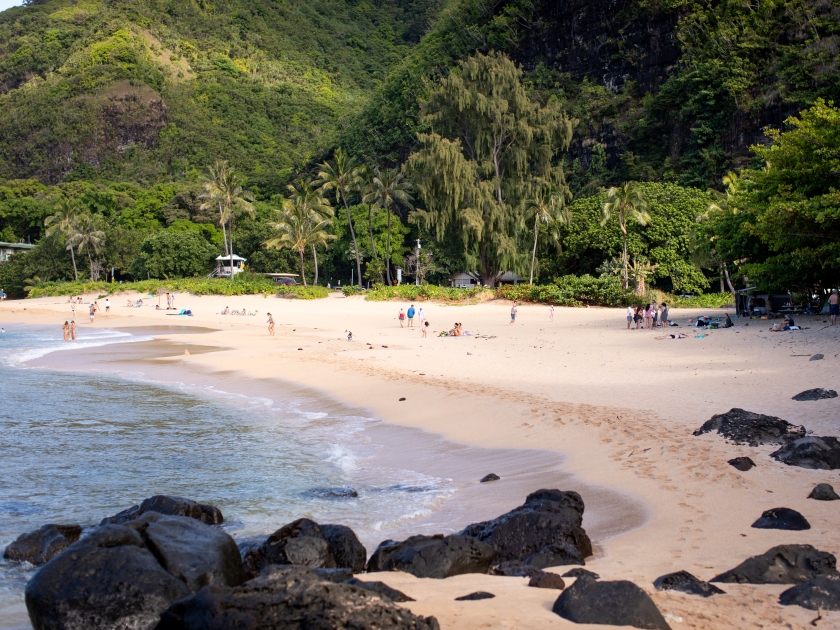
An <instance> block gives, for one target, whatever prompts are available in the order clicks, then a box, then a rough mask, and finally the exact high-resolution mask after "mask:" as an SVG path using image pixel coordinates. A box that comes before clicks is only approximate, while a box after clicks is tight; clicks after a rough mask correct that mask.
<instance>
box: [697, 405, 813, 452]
mask: <svg viewBox="0 0 840 630" xmlns="http://www.w3.org/2000/svg"><path fill="white" fill-rule="evenodd" d="M713 431H717V432H718V433H719V434H720V435H722V436H723V437H724V438H726V439H727V440H729V441H731V442H734V443H735V444H749V445H750V446H758V445H759V444H787V443H788V442H791V441H793V440H796V439H799V438H802V437H805V427H801V426H797V425H793V424H791V423H790V422H787V421H786V420H782V419H781V418H776V417H775V416H765V415H762V414H760V413H752V412H751V411H744V410H743V409H731V410H729V411H728V412H726V413H722V414H718V415H716V416H712V417H711V419H710V420H707V421H706V422H705V423H704V424H703V426H702V427H700V428H699V429H697V430H696V431H695V432H694V435H702V434H703V433H711V432H713Z"/></svg>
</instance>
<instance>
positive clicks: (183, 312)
mask: <svg viewBox="0 0 840 630" xmlns="http://www.w3.org/2000/svg"><path fill="white" fill-rule="evenodd" d="M167 315H169V316H170V317H180V316H181V315H183V316H185V317H192V316H193V314H192V311H191V310H189V309H188V308H182V309H181V312H180V313H167Z"/></svg>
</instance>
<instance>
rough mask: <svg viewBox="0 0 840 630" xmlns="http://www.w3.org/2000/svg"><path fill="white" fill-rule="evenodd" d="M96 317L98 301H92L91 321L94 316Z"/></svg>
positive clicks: (91, 321)
mask: <svg viewBox="0 0 840 630" xmlns="http://www.w3.org/2000/svg"><path fill="white" fill-rule="evenodd" d="M95 317H96V302H91V305H90V323H91V324H92V323H93V320H94V318H95Z"/></svg>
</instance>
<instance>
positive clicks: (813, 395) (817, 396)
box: [792, 388, 837, 402]
mask: <svg viewBox="0 0 840 630" xmlns="http://www.w3.org/2000/svg"><path fill="white" fill-rule="evenodd" d="M826 398H837V392H835V391H834V390H833V389H821V388H817V389H808V390H805V391H804V392H800V393H798V394H797V395H796V396H794V397H793V398H792V400H796V401H799V402H804V401H808V400H825V399H826Z"/></svg>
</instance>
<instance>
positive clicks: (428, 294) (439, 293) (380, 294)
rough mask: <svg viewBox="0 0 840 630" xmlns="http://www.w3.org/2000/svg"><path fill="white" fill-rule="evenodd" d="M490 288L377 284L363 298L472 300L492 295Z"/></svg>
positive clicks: (378, 299)
mask: <svg viewBox="0 0 840 630" xmlns="http://www.w3.org/2000/svg"><path fill="white" fill-rule="evenodd" d="M493 295H494V294H493V291H491V290H490V289H482V288H476V289H454V288H451V287H439V286H436V285H434V284H423V285H421V286H419V287H418V286H415V285H413V284H401V285H399V286H396V287H389V286H385V285H377V286H375V287H373V288H372V289H371V290H370V291H368V292H367V297H366V298H365V299H367V300H370V301H371V302H384V301H387V300H401V301H403V302H425V301H427V300H439V301H441V302H474V301H479V300H482V299H490V298H492V297H493Z"/></svg>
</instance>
